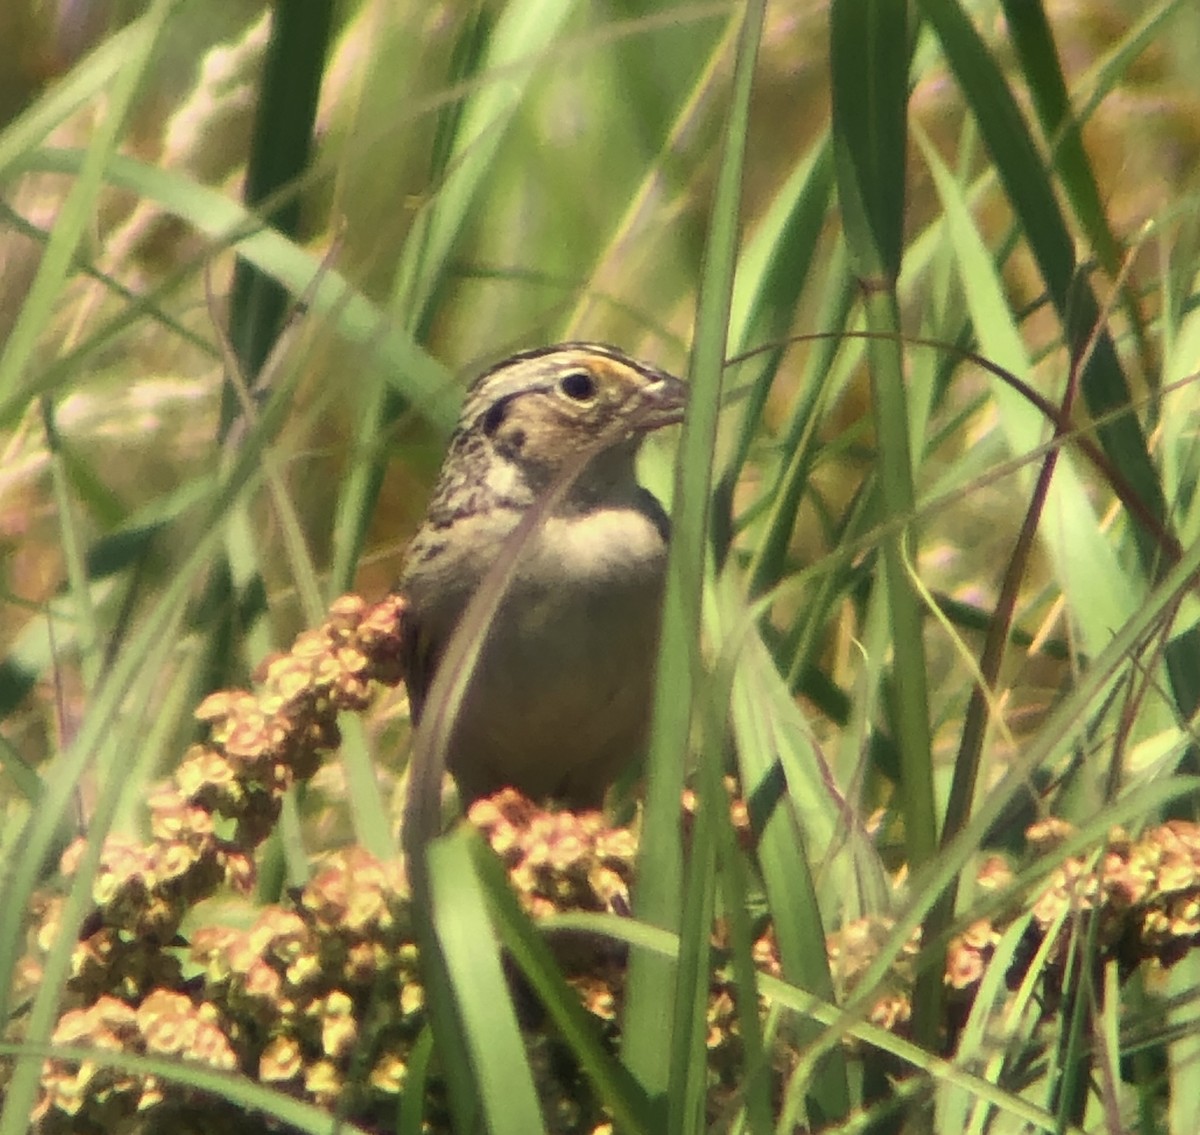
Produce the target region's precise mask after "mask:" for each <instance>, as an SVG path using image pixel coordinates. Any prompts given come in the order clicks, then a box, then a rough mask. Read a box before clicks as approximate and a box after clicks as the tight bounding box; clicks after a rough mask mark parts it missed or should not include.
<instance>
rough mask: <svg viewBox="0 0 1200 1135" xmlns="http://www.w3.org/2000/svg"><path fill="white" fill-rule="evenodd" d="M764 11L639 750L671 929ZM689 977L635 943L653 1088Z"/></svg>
mask: <svg viewBox="0 0 1200 1135" xmlns="http://www.w3.org/2000/svg"><path fill="white" fill-rule="evenodd" d="M763 11H764V5H763V3H761V0H751V2H750V3H748V4H747V6H746V10H745V14H744V16H743V23H742V29H741V35H740V38H739V41H738V51H737V62H736V66H735V72H734V92H733V95H732V98H731V102H730V109H729V113H728V118H727V120H726V127H725V140H724V145H723V151H722V158H721V164H720V169H719V172H718V177H717V188H716V192H715V195H714V198H713V205H712V215H711V220H710V226H709V234H708V241H707V244H706V254H705V261H704V273H703V277H702V279H701V284H700V297H699V311H698V314H697V319H696V339H695V344H694V346H693V350H692V365H691V369H690V376H691V394H690V397H689V403H688V409H687V416H686V418H685V420H684V426H683V436H682V439H681V442H680V466H679V468H680V472H679V478H678V483H677V486H676V496H675V503H674V508H673V510H672V522H673V525H674V531H673V534H672V539H671V550H670V560H669V566H668V579H667V594H666V599H665V601H664V622H663V635H662V644H661V647H660V650H659V664H658V672H657V686H656V696H655V704H654V723H653V726H652V730H651V740H650V754H649V759H648V775H649V780H648V788H647V798H646V822H645V829H644V830H645V836H644V838H643V842H642V846H641V852H640V855H639V859H638V868H639V878H638V886H637V890H636V892H635V910H636V913H637V915H638V917H639V918H641V919H643V920H645V921H647V922H649V923H651V924H653V925H655V926H662V927H665V928H670V929H675V928H678V927H679V926H680V919H681V917H682V911H681V909H680V896H681V895H682V893H683V869H682V868H683V863H682V858H683V856H682V847H681V844H680V832H679V796H680V789H681V787H682V785H683V775H684V765H685V755H686V753H685V751H686V746H687V737H688V729H689V725H690V722H691V715H692V699H693V694H694V688H695V687H694V682H695V676H694V667H695V666H696V664H697V657H698V647H699V627H700V616H701V581H702V579H703V577H704V563H705V559H706V555H707V546H706V529H707V516H708V508H709V492H710V484H711V480H712V467H713V448H714V442H715V439H716V428H717V413H718V409H719V406H720V401H721V380H722V370H723V368H724V361H725V345H726V337H727V332H728V324H729V306H730V296H731V293H732V287H733V275H734V264H735V258H736V252H737V239H738V231H739V217H740V198H741V182H742V169H743V161H744V156H745V145H746V122H747V116H748V112H749V103H750V90H751V79H752V77H753V73H754V59H755V55H756V53H757V50H758V43H759V38H760V35H761V29H762V21H763ZM698 980H706V977H705V976H704V975H700V974H687V975H684V974H682V973H680V972H677V970H676V967H675V966H673V965H670V964H664V963H663V961H662V960H661V959H658V958H655V957H652V956H649V955H647V954H645V953H642V952H635V954H634V956H633V958H632V959H631V961H630V973H629V994H628V1001H627V1006H626V1027H625V1040H624V1050H623V1052H624V1057H625V1059H626V1061H627V1063H628V1065H629V1067H630V1068H631V1069H632V1070H633V1073H634V1075H635V1076H637V1077H638V1079H639V1080H640V1081H641V1083H642V1084H643V1086H644V1087H645V1088H646V1090H647V1091H649V1092H650V1093H651V1094H654V1095H657V1094H658V1093H660V1092H661V1091H663V1090H664V1089H665V1088H666V1086H667V1082H668V1079H669V1076H670V1063H671V1054H672V1053H673V1051H674V1045H675V1044H681V1045H686V1044H688V1038H686V1037H675V1038H672V1037H671V1036H670V1035H669V1033H670V1029H669V1027H668V1026H667V1025H666V1022H669V1021H670V1020H672V1018H673V1015H674V1008H673V1005H674V997H675V996H676V995H677V994H676V982H677V981H678V982H679V983H680V988H681V989H682V990H683V994H682V995H684V996H687V992H686V991H687V990H689V989H692V988H694V983H695V982H696V981H698ZM685 981H690V982H691V984H685Z"/></svg>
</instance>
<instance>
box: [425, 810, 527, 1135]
mask: <svg viewBox="0 0 1200 1135" xmlns="http://www.w3.org/2000/svg"><path fill="white" fill-rule="evenodd" d="M477 838H478V837H477V836H476V835H474V833H472V832H470V831H469V830H466V829H463V830H461V831H459V832H457V833H456V834H453V835H450V836H446V837H444V838H443V839H439V840H436V841H435V842H434V843H433V844H432V845H431V846H430V848H429V852H428V863H429V900H430V904H431V908H430V916H431V919H432V923H433V928H434V932H435V933H436V935H437V942H438V949H439V951H440V953H441V956H442V958H443V959H444V961H445V965H446V972H447V974H448V975H449V978H450V983H451V985H452V986H453V990H454V1005H455V1010H456V1013H457V1016H458V1019H459V1020H460V1021H461V1024H462V1032H463V1041H464V1043H465V1046H466V1049H467V1051H468V1052H469V1053H470V1057H471V1068H472V1072H473V1074H474V1077H475V1081H476V1083H477V1085H478V1089H479V1091H478V1096H479V1102H480V1106H481V1107H482V1109H483V1112H484V1117H485V1119H486V1123H487V1129H488V1131H489V1132H490V1133H491V1135H528V1133H529V1132H530V1131H540V1130H542V1128H543V1121H542V1115H541V1108H540V1106H539V1105H538V1098H537V1091H536V1090H535V1088H534V1086H533V1074H532V1072H531V1070H530V1068H529V1062H528V1060H527V1059H526V1057H525V1045H524V1043H523V1041H522V1039H521V1030H520V1028H519V1027H518V1025H517V1019H516V1015H515V1013H514V1009H513V1003H512V999H511V998H510V996H509V992H508V986H507V983H506V982H505V979H504V971H503V968H502V967H501V965H500V947H499V943H498V941H497V939H496V935H495V932H494V931H493V929H492V925H491V922H490V921H489V919H488V915H487V911H488V902H487V894H486V892H485V890H484V887H483V885H482V884H481V881H480V878H479V876H478V874H477V873H476V868H475V864H474V862H473V859H472V853H471V846H470V841H471V840H472V839H477ZM443 1054H444V1050H443Z"/></svg>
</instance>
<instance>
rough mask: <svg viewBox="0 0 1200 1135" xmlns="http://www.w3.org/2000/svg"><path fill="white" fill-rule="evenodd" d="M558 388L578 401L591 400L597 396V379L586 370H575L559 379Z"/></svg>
mask: <svg viewBox="0 0 1200 1135" xmlns="http://www.w3.org/2000/svg"><path fill="white" fill-rule="evenodd" d="M558 388H559V390H561V391H562V392H563V393H564V394H565V395H566V396H567V397H568V398H571V399H574V401H576V402H589V401H591V399H593V398H595V397H596V380H595V379H594V378H592V376H591V375H590V374H588V372H587V371H586V370H573V371H571V373H570V374H564V375H563V376H562V378H561V379H559V381H558Z"/></svg>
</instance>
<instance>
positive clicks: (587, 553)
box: [397, 343, 686, 807]
mask: <svg viewBox="0 0 1200 1135" xmlns="http://www.w3.org/2000/svg"><path fill="white" fill-rule="evenodd" d="M685 394H686V387H685V386H684V384H683V383H681V382H680V381H679V380H678V379H677V378H674V377H673V376H671V375H669V374H666V373H665V372H663V371H660V370H657V369H655V368H654V367H651V366H648V365H646V364H644V363H640V362H636V361H635V360H633V359H631V358H629V357H628V356H626V355H624V354H622V353H621V352H620V351H617V350H615V349H614V348H612V347H606V346H602V345H599V344H594V343H563V344H560V345H558V346H555V347H548V348H545V349H541V350H536V351H527V352H524V353H522V354H520V355H516V356H514V357H513V358H510V359H507V360H506V361H504V362H502V363H500V364H499V365H497V366H495V367H493V368H491V369H490V370H488V371H487V372H485V373H484V374H483V375H481V376H480V377H479V378H478V379H477V380H476V381H475V382H474V383H473V384H472V386H471V389H470V390H469V392H468V394H467V399H466V402H465V404H464V406H463V410H462V414H461V416H460V419H459V424H458V428H457V429H456V430H455V432H454V436H453V438H452V439H451V442H450V448H449V451H448V453H447V455H446V460H445V462H444V464H443V466H442V471H441V475H440V477H439V478H438V482H437V485H436V487H435V489H434V493H433V499H432V501H431V503H430V505H429V510H428V513H427V515H426V519H425V522H424V524H423V525H422V526H421V528H420V530H419V531H418V533H417V535H416V536H415V537H414V538H413V541H412V543H411V545H410V546H409V549H408V552H407V555H406V557H405V560H404V565H403V567H402V570H401V577H400V581H399V583H398V585H397V588H398V590H399V591H400V592H401V594H403V595H404V597H405V599H406V601H407V603H408V616H407V617H408V619H409V623H408V633H407V639H408V643H409V650H408V657H407V660H406V671H407V684H408V692H409V699H410V701H411V704H412V713H413V720H414V722H416V721H418V720H419V718H420V714H421V712H422V709H423V708H424V703H425V698H426V696H427V694H428V691H429V685H430V682H431V681H432V678H433V674H434V672H435V670H436V667H437V665H438V663H439V661H440V658H441V656H442V654H443V653H444V651H445V648H446V645H447V643H448V641H449V638H450V636H451V634H453V631H454V628H455V626H456V625H457V623H458V620H459V618H460V617H461V615H462V612H463V609H464V608H465V606H466V604H467V602H468V601H469V600H470V598H471V596H472V594H473V593H474V592H475V590H476V588H477V587H478V586H479V584H480V582H481V581H482V579H483V577H484V575H485V574H486V573H487V571H488V569H489V568H490V567H491V565H492V564H493V563H494V562H495V561H496V558H497V556H498V554H499V552H500V549H501V547H502V546H503V544H504V541H505V539H506V538H507V537H508V536H509V535H510V533H511V532H512V531H513V529H514V528H516V526H517V525H518V524H519V523H520V520H521V517H522V515H523V514H524V512H525V510H526V509H528V508H529V507H530V506H531V505H532V504H533V503H534V502H535V501H537V500H538V499H539V498H541V497H542V496H543V495H544V494H546V493H548V492H550V491H551V490H552V489H553V488H554V487H555V485H556V482H558V481H559V480H560V479H562V478H563V477H564V476H565V475H569V473H570V472H571V471H572V469H573V468H576V467H577V466H578V464H579V461H580V456H581V454H582V453H584V452H585V451H587V450H588V449H589V448H594V447H595V446H596V445H597V443H598V439H603V441H602V442H601V448H600V450H599V452H597V453H595V455H594V456H593V457H592V458H591V460H589V461H588V463H587V465H586V467H584V468H583V470H582V472H581V473H579V475H578V476H577V477H576V479H575V480H574V482H573V483H572V484H571V485H570V487H569V488H568V489H567V490H566V493H565V494H564V495H563V497H562V499H561V500H560V501H559V502H558V504H557V506H556V507H555V508H554V510H553V511H552V513H551V514H550V515H549V516H548V517H547V518H546V520H545V523H544V524H543V525H542V526H541V527H540V528H539V529H538V530H537V531H536V532H534V533H533V535H532V537H531V538H530V539H529V541H527V542H526V544H525V545H524V547H523V549H522V553H521V558H520V561H519V564H518V567H517V574H516V578H515V580H514V582H513V584H512V586H511V587H510V589H509V591H508V593H506V594H505V596H504V598H503V600H502V602H501V605H500V608H499V610H498V611H497V613H496V617H495V619H494V620H493V622H492V625H491V626H490V627H489V630H488V636H487V640H486V642H485V644H484V646H483V650H482V653H481V656H480V659H479V662H478V665H477V667H476V670H475V672H474V674H473V675H472V678H471V682H470V685H469V686H468V689H467V691H466V693H465V695H464V698H463V702H462V704H461V706H460V709H459V713H458V716H457V718H456V720H455V723H454V726H453V730H452V733H451V740H450V748H449V757H448V763H449V768H450V771H451V773H452V774H453V775H454V777H455V779H456V781H457V783H458V786H459V790H460V793H461V795H462V796H463V798H464V802H467V803H469V802H470V801H472V800H474V799H477V798H479V797H480V796H484V795H487V794H489V793H491V792H494V791H496V790H497V789H499V788H502V787H505V786H512V787H515V788H517V789H519V790H520V791H522V792H524V793H525V794H526V795H527V796H530V797H533V798H535V799H554V800H557V801H560V802H562V803H565V804H567V805H569V806H573V807H591V806H597V805H599V804H600V803H601V801H602V800H603V797H604V793H605V790H606V789H607V788H608V786H609V785H610V784H611V783H612V781H613V779H614V778H615V777H616V776H617V775H618V774H619V773H620V772H621V770H622V769H623V767H624V766H625V765H626V764H627V763H628V762H629V761H630V760H632V759H634V758H636V757H638V756H639V755H640V754H641V752H642V750H643V748H644V746H645V741H646V731H647V727H648V724H649V716H650V705H651V697H652V692H653V689H652V687H653V673H654V660H655V656H656V650H657V644H658V632H659V608H660V605H661V598H662V584H663V575H664V570H665V566H666V549H667V517H666V514H665V513H664V511H663V509H662V506H661V505H660V504H659V502H658V501H657V500H656V499H655V498H654V496H653V495H652V494H650V493H649V492H648V491H647V490H646V489H644V488H642V487H641V486H640V485H639V484H638V482H637V478H636V475H635V470H634V461H635V458H636V456H637V451H638V448H639V447H640V445H641V442H642V439H643V437H644V436H645V434H646V433H648V432H649V431H651V430H654V429H657V428H659V427H661V426H664V425H668V424H670V423H672V422H677V421H679V420H680V419H681V417H682V414H683V405H684V397H685Z"/></svg>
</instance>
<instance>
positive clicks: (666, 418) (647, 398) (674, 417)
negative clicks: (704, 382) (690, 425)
mask: <svg viewBox="0 0 1200 1135" xmlns="http://www.w3.org/2000/svg"><path fill="white" fill-rule="evenodd" d="M687 394H688V388H687V384H686V383H684V382H681V381H680V380H679V379H677V378H676V377H675V376H674V375H673V374H667V373H666V371H658V372H657V373H656V375H655V381H654V382H652V383H650V384H649V385H648V386H646V387H645V389H644V390H643V391H642V398H641V402H640V404H639V406H638V410H637V413H636V416H635V418H634V429H636V430H638V431H639V432H647V433H648V432H649V431H650V430H657V429H661V428H662V427H663V426H673V425H676V424H677V423H679V422H682V421H683V411H684V407H685V406H686V405H687Z"/></svg>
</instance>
